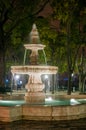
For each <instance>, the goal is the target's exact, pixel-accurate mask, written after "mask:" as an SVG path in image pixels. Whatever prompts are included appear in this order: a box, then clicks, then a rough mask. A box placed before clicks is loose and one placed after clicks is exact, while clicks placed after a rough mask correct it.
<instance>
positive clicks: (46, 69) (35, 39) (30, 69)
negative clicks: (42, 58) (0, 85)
mask: <svg viewBox="0 0 86 130" xmlns="http://www.w3.org/2000/svg"><path fill="white" fill-rule="evenodd" d="M39 43H40V38H39V33H38V30H37V28H36V25H35V24H33V27H32V30H31V33H30V43H29V44H25V45H24V47H25V48H26V49H27V50H28V49H29V50H31V55H30V59H29V61H30V65H27V66H26V65H24V66H11V72H12V73H18V74H34V73H37V74H38V73H40V74H56V72H57V69H58V67H56V66H40V65H38V50H43V49H44V47H45V45H42V44H39Z"/></svg>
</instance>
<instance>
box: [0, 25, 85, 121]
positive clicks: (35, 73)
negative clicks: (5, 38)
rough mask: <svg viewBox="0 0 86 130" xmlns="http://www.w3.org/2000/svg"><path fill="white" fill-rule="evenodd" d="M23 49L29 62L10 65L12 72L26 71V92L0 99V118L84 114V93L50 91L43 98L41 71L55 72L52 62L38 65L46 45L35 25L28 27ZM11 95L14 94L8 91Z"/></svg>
mask: <svg viewBox="0 0 86 130" xmlns="http://www.w3.org/2000/svg"><path fill="white" fill-rule="evenodd" d="M24 47H25V49H26V50H28V49H29V50H31V52H32V53H31V55H30V64H29V65H25V64H24V65H21V66H11V72H12V74H13V75H14V74H27V75H29V78H28V82H27V84H26V89H27V92H26V93H25V95H24V99H23V100H21V101H20V100H19V98H17V100H16V99H15V100H12V99H10V100H6V99H4V100H3V99H2V98H1V99H0V111H1V112H0V120H1V121H3V122H12V121H17V120H38V121H41V120H45V121H47V120H48V121H52V120H55V121H58V120H59V121H60V120H74V119H80V118H86V96H85V95H64V94H63V95H56V96H55V95H54V97H53V96H52V95H51V97H48V98H46V96H45V93H44V84H43V82H42V81H41V75H42V74H56V73H57V71H58V68H57V67H55V66H48V65H39V64H38V51H39V50H42V51H43V50H44V47H45V45H42V44H40V40H39V35H38V31H37V28H36V25H35V24H34V25H33V28H32V31H31V39H30V44H25V45H24ZM11 96H13V95H11Z"/></svg>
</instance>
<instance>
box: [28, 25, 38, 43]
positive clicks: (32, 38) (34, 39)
mask: <svg viewBox="0 0 86 130" xmlns="http://www.w3.org/2000/svg"><path fill="white" fill-rule="evenodd" d="M30 42H31V44H39V43H40V38H39V33H38V30H37V27H36V24H33V26H32V30H31V33H30Z"/></svg>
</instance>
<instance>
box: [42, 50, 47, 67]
mask: <svg viewBox="0 0 86 130" xmlns="http://www.w3.org/2000/svg"><path fill="white" fill-rule="evenodd" d="M43 54H44V60H45V64H46V65H47V59H46V54H45V51H44V49H43Z"/></svg>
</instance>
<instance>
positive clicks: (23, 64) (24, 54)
mask: <svg viewBox="0 0 86 130" xmlns="http://www.w3.org/2000/svg"><path fill="white" fill-rule="evenodd" d="M26 53H27V50H26V49H25V53H24V60H23V65H25V61H26Z"/></svg>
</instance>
